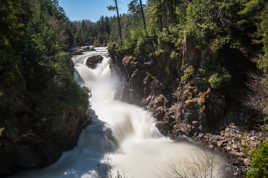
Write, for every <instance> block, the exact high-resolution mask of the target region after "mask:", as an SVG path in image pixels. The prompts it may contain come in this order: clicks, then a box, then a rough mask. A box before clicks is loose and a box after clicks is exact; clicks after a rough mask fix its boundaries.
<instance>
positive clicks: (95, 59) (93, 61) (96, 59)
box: [86, 55, 103, 69]
mask: <svg viewBox="0 0 268 178" xmlns="http://www.w3.org/2000/svg"><path fill="white" fill-rule="evenodd" d="M102 60H103V57H102V56H100V55H97V56H92V57H89V58H88V59H87V62H86V64H87V66H88V67H89V68H92V69H95V68H96V67H97V64H99V63H101V62H102Z"/></svg>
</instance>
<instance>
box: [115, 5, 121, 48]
mask: <svg viewBox="0 0 268 178" xmlns="http://www.w3.org/2000/svg"><path fill="white" fill-rule="evenodd" d="M114 2H115V7H116V13H117V22H118V31H119V36H120V42H121V44H122V30H121V23H120V16H119V10H118V5H117V0H114Z"/></svg>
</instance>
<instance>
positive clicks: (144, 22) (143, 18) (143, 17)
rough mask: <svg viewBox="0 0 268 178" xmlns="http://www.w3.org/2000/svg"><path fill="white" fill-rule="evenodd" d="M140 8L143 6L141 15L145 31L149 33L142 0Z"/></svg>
mask: <svg viewBox="0 0 268 178" xmlns="http://www.w3.org/2000/svg"><path fill="white" fill-rule="evenodd" d="M140 8H141V15H142V20H143V26H144V30H145V33H146V35H147V27H146V21H145V16H144V10H143V5H142V0H140Z"/></svg>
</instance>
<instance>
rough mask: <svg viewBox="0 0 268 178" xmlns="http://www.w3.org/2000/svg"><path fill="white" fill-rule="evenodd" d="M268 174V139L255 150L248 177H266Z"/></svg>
mask: <svg viewBox="0 0 268 178" xmlns="http://www.w3.org/2000/svg"><path fill="white" fill-rule="evenodd" d="M267 175H268V141H265V142H264V143H262V144H260V145H259V146H258V148H256V149H255V150H254V151H253V154H252V161H251V165H250V168H249V170H248V172H247V175H246V177H247V178H259V177H266V176H267Z"/></svg>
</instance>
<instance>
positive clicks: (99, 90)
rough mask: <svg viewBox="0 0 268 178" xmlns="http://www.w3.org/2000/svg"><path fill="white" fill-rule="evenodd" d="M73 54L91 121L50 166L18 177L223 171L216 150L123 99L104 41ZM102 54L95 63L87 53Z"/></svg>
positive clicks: (152, 177)
mask: <svg viewBox="0 0 268 178" xmlns="http://www.w3.org/2000/svg"><path fill="white" fill-rule="evenodd" d="M95 50H96V51H90V52H85V53H84V54H82V55H76V56H73V57H72V61H73V63H74V65H75V69H76V72H75V74H74V78H75V80H76V81H77V82H78V83H79V84H80V86H81V87H86V88H88V89H89V90H90V91H91V94H90V95H91V97H90V103H91V108H92V112H91V113H89V114H90V115H91V116H92V117H93V122H92V124H91V125H89V126H88V127H87V128H85V129H84V130H83V132H82V134H81V135H80V138H79V141H78V144H77V146H76V147H75V148H74V149H73V150H71V151H68V152H65V153H64V154H63V155H62V156H61V158H60V159H59V160H58V161H57V162H56V163H55V164H53V165H51V166H50V167H48V168H44V169H41V170H35V171H29V172H27V171H26V172H23V173H21V174H19V175H17V176H15V177H27V178H28V177H29V178H36V177H43V178H97V177H111V178H112V177H118V178H119V177H126V178H156V177H159V178H169V177H170V178H176V177H187V178H188V177H211V178H212V177H213V178H217V177H219V178H220V177H225V176H226V174H227V173H226V172H227V169H226V168H227V167H226V162H225V160H224V158H223V157H222V156H220V155H219V154H217V153H214V152H211V151H208V150H207V149H203V148H201V147H200V146H198V145H195V144H192V143H189V142H186V141H176V142H175V141H173V140H171V139H169V138H168V137H165V136H163V135H162V134H161V133H160V132H159V131H158V129H157V127H156V126H155V125H156V122H155V118H154V117H153V116H152V114H151V113H150V112H148V111H146V110H144V109H142V108H140V107H138V106H135V105H131V104H128V103H125V102H122V101H120V98H121V96H122V93H121V92H122V83H121V82H122V79H121V78H120V76H118V75H117V74H116V72H115V71H113V70H111V66H110V62H111V59H110V57H109V54H108V51H107V49H106V48H104V47H99V48H95ZM96 55H101V56H102V57H103V60H102V62H101V63H99V64H98V65H97V67H96V68H95V69H90V68H88V67H87V65H86V62H87V59H88V58H89V57H91V56H96Z"/></svg>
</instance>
